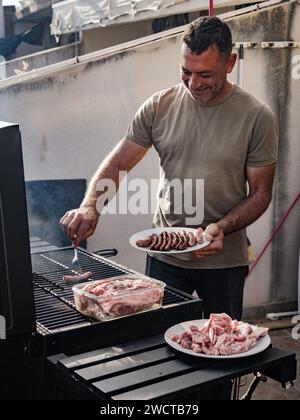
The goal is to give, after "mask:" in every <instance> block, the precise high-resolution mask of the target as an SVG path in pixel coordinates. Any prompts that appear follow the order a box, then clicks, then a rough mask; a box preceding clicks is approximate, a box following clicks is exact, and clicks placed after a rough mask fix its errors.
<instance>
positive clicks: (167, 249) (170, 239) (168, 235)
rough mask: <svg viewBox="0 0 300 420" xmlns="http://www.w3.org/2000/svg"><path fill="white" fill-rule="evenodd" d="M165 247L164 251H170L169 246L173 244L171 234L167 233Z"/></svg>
mask: <svg viewBox="0 0 300 420" xmlns="http://www.w3.org/2000/svg"><path fill="white" fill-rule="evenodd" d="M167 238H168V239H167V245H166V247H165V251H170V249H171V246H172V242H173V234H172V233H167Z"/></svg>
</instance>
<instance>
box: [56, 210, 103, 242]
mask: <svg viewBox="0 0 300 420" xmlns="http://www.w3.org/2000/svg"><path fill="white" fill-rule="evenodd" d="M98 220H99V213H98V212H97V210H96V209H95V208H94V207H92V206H91V207H88V206H87V207H85V206H82V207H79V208H78V209H74V210H70V211H68V212H67V213H66V214H65V215H64V216H63V217H62V218H61V220H60V222H59V224H60V226H61V228H62V230H63V231H64V232H65V234H66V235H67V237H68V238H69V239H70V241H72V245H73V246H74V247H76V248H77V247H78V246H79V244H80V242H81V241H84V240H85V239H87V238H89V237H90V236H91V235H92V234H93V233H94V232H95V229H96V227H97V224H98Z"/></svg>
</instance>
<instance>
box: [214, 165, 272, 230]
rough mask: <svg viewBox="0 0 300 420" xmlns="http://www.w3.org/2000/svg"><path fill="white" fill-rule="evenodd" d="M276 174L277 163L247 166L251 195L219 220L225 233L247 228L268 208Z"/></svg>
mask: <svg viewBox="0 0 300 420" xmlns="http://www.w3.org/2000/svg"><path fill="white" fill-rule="evenodd" d="M274 175H275V164H274V165H270V166H264V167H262V168H253V167H249V166H248V167H247V179H248V183H249V195H248V196H247V198H245V200H243V201H242V202H241V203H240V204H239V205H238V206H236V207H235V208H234V209H232V210H231V211H230V212H229V213H228V214H227V215H226V216H225V217H223V219H221V220H220V221H219V222H218V225H219V226H220V227H221V228H222V230H223V232H224V235H228V234H229V233H233V232H236V231H237V230H241V229H244V228H246V227H247V226H249V225H251V224H252V223H253V222H255V220H257V219H258V218H259V217H260V216H261V215H262V214H263V213H264V212H265V211H266V210H267V208H268V207H269V204H270V202H271V199H272V187H273V181H274Z"/></svg>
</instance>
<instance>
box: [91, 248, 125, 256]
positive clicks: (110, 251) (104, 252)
mask: <svg viewBox="0 0 300 420" xmlns="http://www.w3.org/2000/svg"><path fill="white" fill-rule="evenodd" d="M118 253H119V251H118V250H117V249H115V248H111V249H100V250H99V251H94V254H97V255H100V257H106V258H109V257H114V256H115V255H118Z"/></svg>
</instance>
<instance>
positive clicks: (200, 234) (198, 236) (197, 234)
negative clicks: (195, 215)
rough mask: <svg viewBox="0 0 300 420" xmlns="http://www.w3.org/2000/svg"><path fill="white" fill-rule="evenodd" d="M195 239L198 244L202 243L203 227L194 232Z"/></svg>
mask: <svg viewBox="0 0 300 420" xmlns="http://www.w3.org/2000/svg"><path fill="white" fill-rule="evenodd" d="M196 239H197V243H198V244H202V242H203V229H202V228H201V227H199V228H198V229H197V233H196Z"/></svg>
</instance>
